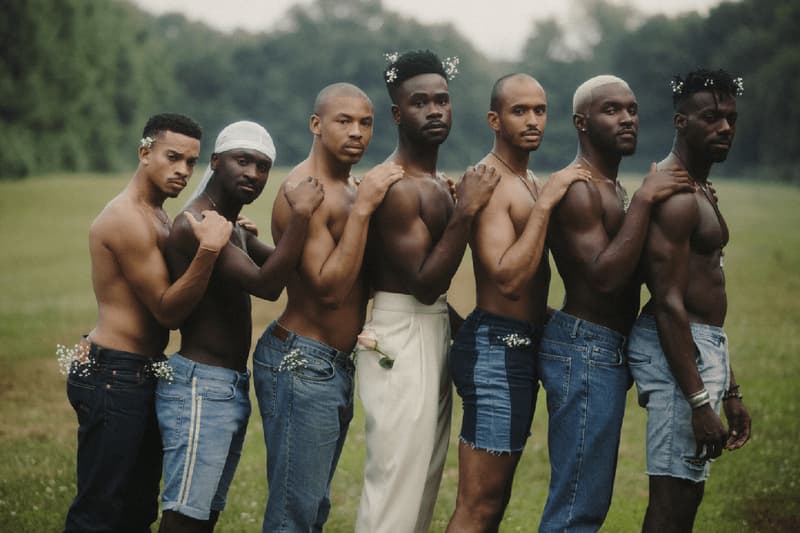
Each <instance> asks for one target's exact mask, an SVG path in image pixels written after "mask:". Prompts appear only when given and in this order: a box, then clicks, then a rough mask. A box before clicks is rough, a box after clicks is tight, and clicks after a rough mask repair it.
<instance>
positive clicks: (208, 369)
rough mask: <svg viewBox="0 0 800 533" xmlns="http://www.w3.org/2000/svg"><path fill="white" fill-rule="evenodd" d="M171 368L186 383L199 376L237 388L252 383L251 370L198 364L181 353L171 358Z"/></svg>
mask: <svg viewBox="0 0 800 533" xmlns="http://www.w3.org/2000/svg"><path fill="white" fill-rule="evenodd" d="M169 366H171V367H172V373H173V375H175V376H182V377H183V378H184V379H185V380H186V381H189V380H191V379H192V377H194V376H197V377H200V378H206V379H214V380H217V381H224V382H226V383H231V384H232V385H234V386H235V387H242V388H244V387H247V384H248V383H249V381H250V371H249V370H248V371H246V372H238V371H236V370H233V369H231V368H225V367H222V366H213V365H206V364H203V363H197V362H195V361H192V360H191V359H189V358H187V357H185V356H183V355H181V354H179V353H174V354H172V355H171V356H170V358H169Z"/></svg>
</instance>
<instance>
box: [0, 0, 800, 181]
mask: <svg viewBox="0 0 800 533" xmlns="http://www.w3.org/2000/svg"><path fill="white" fill-rule="evenodd" d="M578 6H579V7H580V9H578V10H574V11H573V13H572V14H571V15H570V17H571V18H570V19H569V20H567V21H562V22H559V21H556V20H544V21H539V22H536V23H535V24H532V26H531V34H530V37H529V39H528V41H527V43H526V45H525V46H524V49H523V51H522V54H521V56H520V58H519V60H518V61H514V62H507V61H495V60H490V59H488V58H487V57H485V56H484V55H482V54H481V53H479V52H477V51H476V50H475V49H474V47H473V46H472V45H471V44H470V42H469V41H468V39H467V38H466V37H464V36H463V35H460V34H459V33H458V32H457V31H456V30H455V29H454V28H453V27H452V26H451V25H443V24H427V23H423V22H419V21H416V20H414V19H410V18H407V17H403V16H401V15H399V14H397V13H394V12H392V11H389V10H387V9H385V8H384V6H383V5H382V3H381V1H380V0H316V1H315V2H313V3H311V4H307V5H306V4H303V5H299V6H297V7H295V8H293V9H292V10H291V11H290V12H289V13H288V14H287V16H286V17H284V18H283V20H282V21H281V25H280V27H279V28H277V29H271V30H270V31H264V32H258V33H248V32H242V31H236V32H231V33H222V32H218V31H215V30H212V29H211V28H209V27H208V26H205V25H203V24H200V23H196V22H190V21H188V20H186V19H185V18H184V17H183V16H181V15H179V14H171V15H165V16H160V17H155V16H152V15H149V14H146V13H144V12H142V11H141V10H139V9H138V8H136V7H134V6H133V5H131V4H130V3H129V2H128V1H125V0H110V1H109V0H26V1H23V0H7V1H6V2H5V3H4V15H5V17H4V18H3V19H2V20H0V146H3V150H2V151H0V177H19V176H24V175H27V174H31V173H44V172H53V171H62V170H67V171H83V170H97V171H108V170H117V169H122V168H130V167H132V166H133V165H134V164H135V148H136V140H137V138H138V136H139V134H140V130H141V127H142V125H143V123H144V121H145V120H146V118H147V116H149V115H150V114H152V113H156V112H160V111H165V110H171V111H177V112H183V113H186V114H189V115H191V116H193V117H195V118H196V119H198V121H199V122H200V123H201V124H202V125H203V127H204V130H205V132H206V135H205V139H204V142H203V150H204V153H205V154H207V153H208V151H209V150H210V149H211V147H212V146H213V141H214V136H215V134H216V132H217V131H219V130H220V128H222V127H223V126H224V125H225V124H227V123H229V122H231V121H234V120H239V119H252V120H256V121H258V122H261V123H263V124H265V125H266V126H267V127H268V129H269V130H270V131H271V132H272V133H273V135H274V137H275V139H276V144H277V147H278V153H279V156H278V158H279V159H278V163H279V164H281V165H291V164H294V163H296V162H297V161H299V160H300V159H302V158H303V157H305V155H306V153H307V151H308V147H309V144H310V139H309V132H308V116H309V114H310V113H311V111H312V109H311V108H312V105H313V100H314V97H315V95H316V93H317V92H318V91H319V90H320V89H321V88H322V87H323V86H324V85H326V84H328V83H332V82H336V81H348V82H351V83H355V84H356V85H358V86H359V87H361V88H363V89H364V90H365V91H366V92H367V94H368V95H369V96H370V98H372V100H373V103H374V105H375V110H376V125H375V134H374V137H373V141H372V145H371V147H370V150H369V151H368V153H367V156H366V158H365V164H369V163H374V162H377V161H379V160H382V159H383V158H385V157H386V156H387V155H388V154H389V152H390V151H391V150H392V149H393V148H394V143H395V128H394V125H393V123H392V121H391V115H390V102H389V98H388V95H387V93H386V89H385V86H384V82H383V79H382V72H383V68H384V66H385V62H384V59H383V54H384V52H390V51H404V50H409V49H414V48H430V49H432V50H434V51H436V52H437V53H438V54H439V55H440V56H442V57H446V56H458V57H459V58H460V60H461V63H460V65H459V74H458V76H457V77H456V78H455V79H454V80H452V82H451V83H450V89H451V93H452V100H453V107H454V126H453V130H452V132H451V135H450V138H449V139H448V141H447V143H446V144H445V145H444V146H443V148H442V151H441V158H440V163H441V166H442V168H451V169H459V168H463V167H464V166H466V165H467V164H469V163H470V162H473V161H475V160H476V159H478V158H479V157H481V156H482V155H483V153H485V151H486V150H488V148H489V146H490V145H491V134H490V132H489V130H488V128H487V126H486V122H485V116H486V111H487V108H488V98H489V92H490V89H491V86H492V83H493V81H494V80H495V79H496V78H497V77H499V76H501V75H503V74H506V73H509V72H513V71H524V72H528V73H530V74H532V75H534V76H535V77H537V78H538V79H539V80H540V81H541V82H542V85H543V86H544V87H545V90H546V91H547V95H548V105H549V111H548V115H549V120H548V126H547V131H546V133H545V140H544V143H543V145H542V148H541V150H540V151H539V152H538V153H537V154H535V156H534V163H533V164H534V166H535V167H536V168H537V169H555V168H558V167H561V166H563V165H564V164H566V163H567V162H569V161H570V160H571V159H572V158H573V157H574V154H575V145H576V140H575V132H574V129H573V127H572V121H571V115H572V94H573V92H574V90H575V88H576V87H577V86H578V84H580V83H581V82H582V81H584V80H585V79H587V78H589V77H591V76H593V75H596V74H601V73H613V74H617V75H619V76H621V77H623V78H624V79H626V80H627V81H628V82H629V83H630V85H631V87H632V88H633V89H634V91H635V92H636V94H637V97H638V99H639V103H640V113H641V115H640V119H641V125H640V138H639V147H638V149H637V154H636V155H635V156H633V157H632V158H630V159H629V160H627V161H626V163H625V166H624V169H625V170H630V171H644V170H645V169H646V168H647V167H646V165H647V163H648V162H649V161H652V160H656V159H659V158H661V157H663V156H664V154H665V153H666V151H667V150H668V149H669V146H670V143H671V139H672V135H673V130H672V107H671V99H670V90H669V80H670V78H671V76H672V75H673V74H676V73H686V72H687V71H688V70H691V69H693V68H696V67H699V66H703V67H709V68H726V69H727V70H729V71H731V72H734V73H736V74H739V75H741V76H742V77H743V78H744V80H745V94H744V96H743V97H742V98H740V100H739V110H740V117H741V118H740V122H739V132H738V134H737V135H738V139H737V142H736V147H735V149H734V150H733V152H732V154H731V157H730V159H729V161H728V162H727V163H726V168H725V172H726V173H731V174H734V173H744V174H748V175H756V174H760V175H764V176H766V177H773V178H782V179H794V180H798V179H800V176H799V175H798V174H799V171H797V170H796V166H795V165H794V164H793V162H792V161H790V154H791V153H792V149H793V148H794V143H795V142H796V139H797V138H798V129H800V125H799V124H800V120H798V119H800V110H798V109H796V106H794V105H792V104H793V102H794V98H796V97H798V96H800V81H797V80H798V79H800V78H798V74H800V39H798V37H797V34H796V28H797V27H798V25H800V4H798V3H797V2H796V1H793V0H758V1H756V0H742V1H741V2H728V3H723V4H720V5H719V6H717V7H715V8H713V9H712V10H711V11H710V12H709V14H708V15H707V16H701V15H699V14H697V13H691V14H685V15H680V16H676V17H672V18H668V17H664V16H655V17H644V16H642V15H641V14H639V13H637V12H636V11H635V10H633V9H631V8H630V6H628V5H624V4H619V3H616V2H615V3H611V2H610V1H609V0H585V1H584V2H581V3H580V4H578Z"/></svg>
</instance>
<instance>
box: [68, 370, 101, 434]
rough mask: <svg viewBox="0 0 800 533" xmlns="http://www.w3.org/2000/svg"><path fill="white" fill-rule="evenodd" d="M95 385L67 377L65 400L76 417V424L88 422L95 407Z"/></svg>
mask: <svg viewBox="0 0 800 533" xmlns="http://www.w3.org/2000/svg"><path fill="white" fill-rule="evenodd" d="M96 388H97V387H96V385H94V384H93V383H89V382H87V381H84V380H82V379H80V378H75V377H71V376H70V377H69V378H68V379H67V398H68V399H69V403H70V405H71V406H72V408H73V409H75V414H76V415H77V416H78V424H79V425H83V424H86V423H87V422H88V421H89V417H91V415H92V411H93V410H94V406H95V402H96V400H95V391H96Z"/></svg>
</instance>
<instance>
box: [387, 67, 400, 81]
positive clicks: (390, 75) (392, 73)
mask: <svg viewBox="0 0 800 533" xmlns="http://www.w3.org/2000/svg"><path fill="white" fill-rule="evenodd" d="M396 79H397V67H392V68H390V69H389V70H387V71H386V83H392V82H393V81H394V80H396Z"/></svg>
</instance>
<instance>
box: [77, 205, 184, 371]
mask: <svg viewBox="0 0 800 533" xmlns="http://www.w3.org/2000/svg"><path fill="white" fill-rule="evenodd" d="M169 229H170V225H169V219H168V218H167V215H166V213H165V212H164V210H163V209H160V208H159V209H157V210H153V209H150V208H148V207H144V206H142V205H140V204H137V203H135V202H133V201H132V199H131V198H130V197H129V196H128V195H127V194H126V193H125V192H123V193H121V194H120V195H118V196H117V197H115V198H114V199H113V200H111V201H110V202H109V203H108V204H107V205H106V207H105V208H104V209H103V211H102V212H101V213H100V214H99V215H98V216H97V218H96V219H95V220H94V222H93V223H92V226H91V228H90V230H89V251H90V255H91V260H92V285H93V287H94V292H95V297H96V298H97V307H98V316H97V324H96V326H95V327H94V329H93V330H92V332H91V333H90V335H89V337H90V339H91V340H92V342H95V343H97V344H99V345H100V346H104V347H106V348H111V349H115V350H122V351H127V352H132V353H136V354H140V355H145V356H148V357H154V356H156V355H159V354H161V353H162V352H163V350H164V348H165V347H166V345H167V342H168V341H169V330H168V329H167V328H165V327H163V326H161V325H160V324H159V323H158V322H157V321H156V319H155V317H154V316H153V315H152V313H151V312H150V311H149V310H148V309H147V307H146V306H145V305H144V303H142V301H141V300H140V299H139V298H138V297H137V296H136V292H135V290H134V288H133V287H132V286H131V284H130V283H129V281H128V280H126V279H125V276H124V275H123V272H122V271H121V268H120V266H119V262H118V260H117V258H116V257H115V253H119V252H115V251H114V250H120V249H122V250H124V247H125V244H126V243H125V239H126V235H127V232H128V231H132V232H134V233H135V234H136V237H137V238H140V239H143V240H145V241H146V243H147V245H149V246H152V247H154V248H157V250H158V253H162V251H163V249H164V243H165V241H166V239H167V237H168V236H169Z"/></svg>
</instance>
